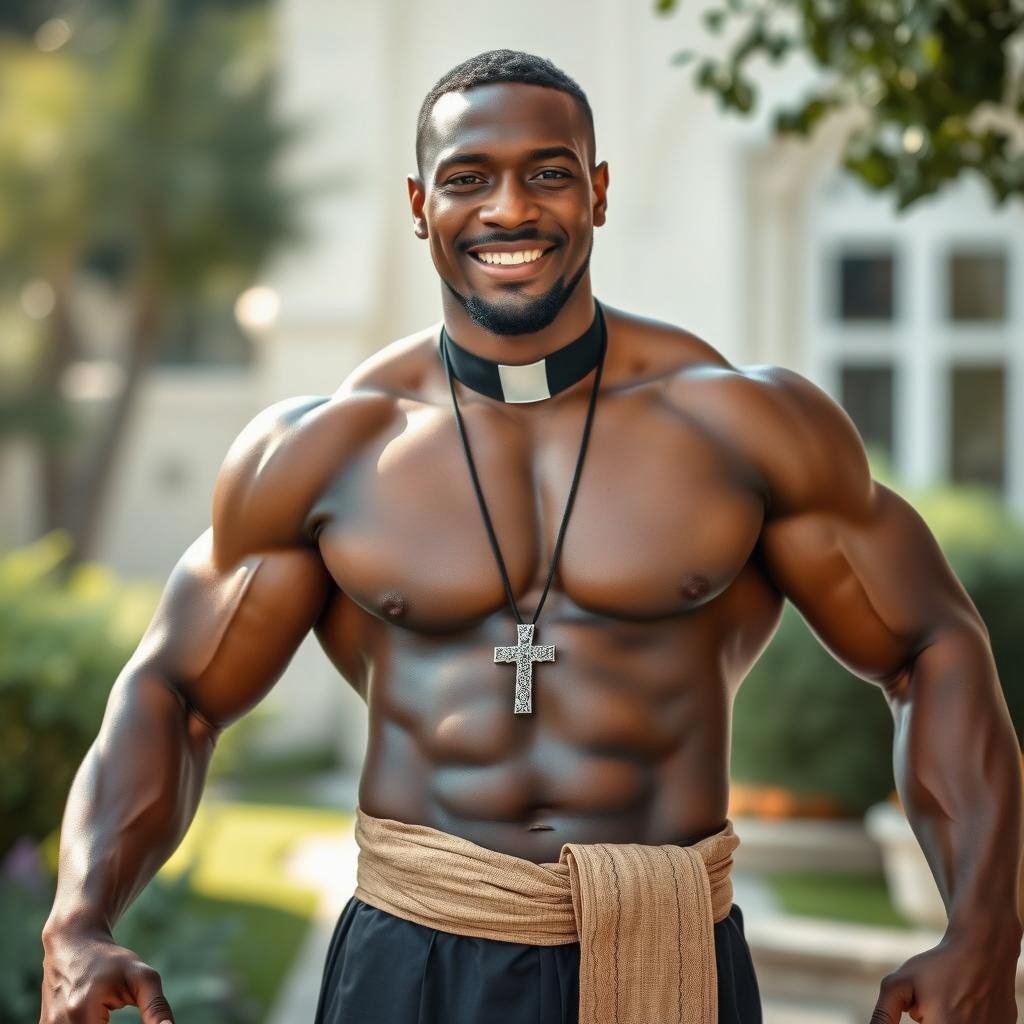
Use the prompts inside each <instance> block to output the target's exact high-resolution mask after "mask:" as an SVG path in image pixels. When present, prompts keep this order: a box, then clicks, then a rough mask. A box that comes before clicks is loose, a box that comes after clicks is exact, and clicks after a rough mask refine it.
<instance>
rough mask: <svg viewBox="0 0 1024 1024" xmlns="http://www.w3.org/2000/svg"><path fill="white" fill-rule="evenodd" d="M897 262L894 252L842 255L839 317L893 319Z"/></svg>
mask: <svg viewBox="0 0 1024 1024" xmlns="http://www.w3.org/2000/svg"><path fill="white" fill-rule="evenodd" d="M894 262H895V261H894V258H893V254H892V252H877V253H858V254H856V255H854V254H853V253H846V254H844V255H841V256H840V257H839V310H838V316H839V319H840V320H892V318H893V308H894V305H893V271H894Z"/></svg>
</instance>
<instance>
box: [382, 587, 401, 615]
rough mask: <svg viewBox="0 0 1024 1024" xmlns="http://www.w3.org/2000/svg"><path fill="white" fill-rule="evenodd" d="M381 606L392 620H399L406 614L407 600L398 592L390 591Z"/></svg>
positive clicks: (383, 598)
mask: <svg viewBox="0 0 1024 1024" xmlns="http://www.w3.org/2000/svg"><path fill="white" fill-rule="evenodd" d="M380 606H381V608H382V609H383V610H384V614H385V615H387V616H388V618H390V619H397V618H400V617H401V616H402V615H404V614H405V598H404V597H402V595H401V594H400V593H399V592H398V591H397V590H389V591H388V592H387V593H386V594H385V595H384V596H383V597H382V598H381V601H380Z"/></svg>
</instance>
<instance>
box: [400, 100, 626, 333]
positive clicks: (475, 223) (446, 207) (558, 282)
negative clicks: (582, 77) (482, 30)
mask: <svg viewBox="0 0 1024 1024" xmlns="http://www.w3.org/2000/svg"><path fill="white" fill-rule="evenodd" d="M590 159H591V154H590V152H589V146H588V125H587V120H586V117H585V115H584V113H583V111H582V110H581V109H580V108H579V105H578V104H577V103H576V100H575V99H574V98H573V97H572V96H570V95H568V94H567V93H563V92H561V91H559V90H557V89H550V88H547V87H545V86H539V85H527V84H523V83H518V82H516V83H502V84H494V85H485V86H477V87H475V88H472V89H468V90H467V91H466V92H461V93H459V92H454V93H446V94H445V95H444V96H442V97H441V98H440V99H439V100H438V101H437V103H436V104H435V105H434V109H433V111H432V112H431V119H430V125H429V130H428V135H427V138H426V146H425V153H424V163H423V169H422V170H423V179H422V181H421V180H420V179H419V177H418V176H417V177H410V178H409V198H410V200H411V202H412V210H413V217H414V219H415V224H416V234H417V235H419V236H420V237H421V238H427V239H428V240H429V242H430V255H431V259H432V260H433V261H434V266H435V268H436V269H437V272H438V274H439V275H440V277H441V280H442V281H443V282H444V284H445V285H446V286H447V288H448V289H449V291H450V292H451V294H452V295H453V296H454V298H455V299H456V300H457V301H458V302H459V303H460V304H461V305H462V307H463V308H464V309H465V311H466V313H467V314H468V315H469V317H470V318H471V319H472V320H473V321H474V322H475V323H477V324H478V325H479V326H481V327H482V328H484V329H485V330H487V331H490V332H491V333H493V334H528V333H534V332H536V331H539V330H542V329H543V328H544V327H547V326H548V324H550V323H551V322H552V321H553V320H554V319H555V317H556V316H557V315H558V313H559V311H560V310H561V308H562V306H563V305H564V304H565V302H566V301H567V299H568V298H569V296H570V295H571V294H572V291H573V289H574V288H575V287H576V285H577V284H578V282H579V281H580V280H581V279H582V277H583V275H584V274H585V273H586V272H587V268H588V267H589V264H590V251H591V247H592V245H593V236H594V232H593V229H594V227H595V226H599V225H601V224H603V223H604V217H605V208H606V201H605V191H606V189H607V185H608V169H607V164H606V163H602V164H600V165H599V166H598V167H596V168H593V169H591V166H590ZM471 250H473V251H471ZM509 250H512V251H516V252H523V253H525V254H526V255H527V258H528V257H529V255H530V254H535V253H536V251H537V250H540V251H541V252H542V255H541V256H540V258H539V259H536V260H534V261H532V262H522V263H516V264H515V265H512V266H507V265H493V264H488V263H486V262H484V261H483V260H481V258H480V257H479V256H478V255H476V254H475V253H479V252H481V251H482V252H485V253H495V252H499V251H506V252H507V251H509ZM491 258H492V259H495V258H500V257H493V256H492V257H491ZM515 258H516V259H519V257H515Z"/></svg>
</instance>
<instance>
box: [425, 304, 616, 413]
mask: <svg viewBox="0 0 1024 1024" xmlns="http://www.w3.org/2000/svg"><path fill="white" fill-rule="evenodd" d="M603 326H604V313H603V312H602V310H601V306H600V304H599V303H598V301H597V300H596V299H595V300H594V319H593V320H592V321H591V323H590V326H589V327H588V328H587V329H586V330H585V331H584V332H583V333H582V334H581V335H580V336H579V337H578V338H577V339H576V340H575V341H570V342H569V344H568V345H563V346H562V347H561V348H560V349H556V350H555V351H554V352H551V353H550V354H549V355H547V356H545V357H544V358H543V359H538V360H537V361H536V362H535V363H522V364H519V365H516V364H510V363H497V362H494V361H492V360H490V359H484V358H483V356H478V355H477V354H476V353H475V352H470V351H469V349H466V348H463V347H462V346H461V345H459V344H458V342H456V341H455V340H454V339H453V338H452V336H451V335H450V334H449V333H448V332H447V331H446V330H445V328H444V325H442V326H441V358H442V359H444V357H445V353H446V352H447V355H448V362H449V364H450V366H451V370H452V375H453V376H454V377H455V378H456V380H459V381H461V382H462V383H463V384H465V385H466V387H468V388H472V389H473V390H474V391H479V392H480V393H481V394H483V395H488V396H489V397H491V398H496V399H497V400H498V401H499V402H537V401H540V399H542V398H551V397H552V396H553V395H557V394H558V392H559V391H564V390H565V389H566V388H568V387H571V386H572V385H573V384H575V383H576V382H577V381H578V380H582V379H583V378H584V377H585V376H586V375H587V374H588V373H590V371H591V370H593V369H594V367H595V366H597V363H598V360H599V359H600V358H601V349H602V343H603V330H602V328H603Z"/></svg>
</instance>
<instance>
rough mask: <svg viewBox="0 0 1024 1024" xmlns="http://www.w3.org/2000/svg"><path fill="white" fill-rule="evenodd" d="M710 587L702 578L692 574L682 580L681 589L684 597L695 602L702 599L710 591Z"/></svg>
mask: <svg viewBox="0 0 1024 1024" xmlns="http://www.w3.org/2000/svg"><path fill="white" fill-rule="evenodd" d="M710 586H711V584H709V583H708V581H707V580H706V579H705V578H704V577H703V576H700V575H698V574H697V573H693V574H692V575H690V576H687V577H686V579H685V580H683V585H682V588H681V589H682V592H683V595H684V596H685V597H688V598H690V599H691V600H694V601H695V600H696V599H697V598H698V597H703V596H704V595H705V594H706V593H707V592H708V590H709V589H710Z"/></svg>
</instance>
